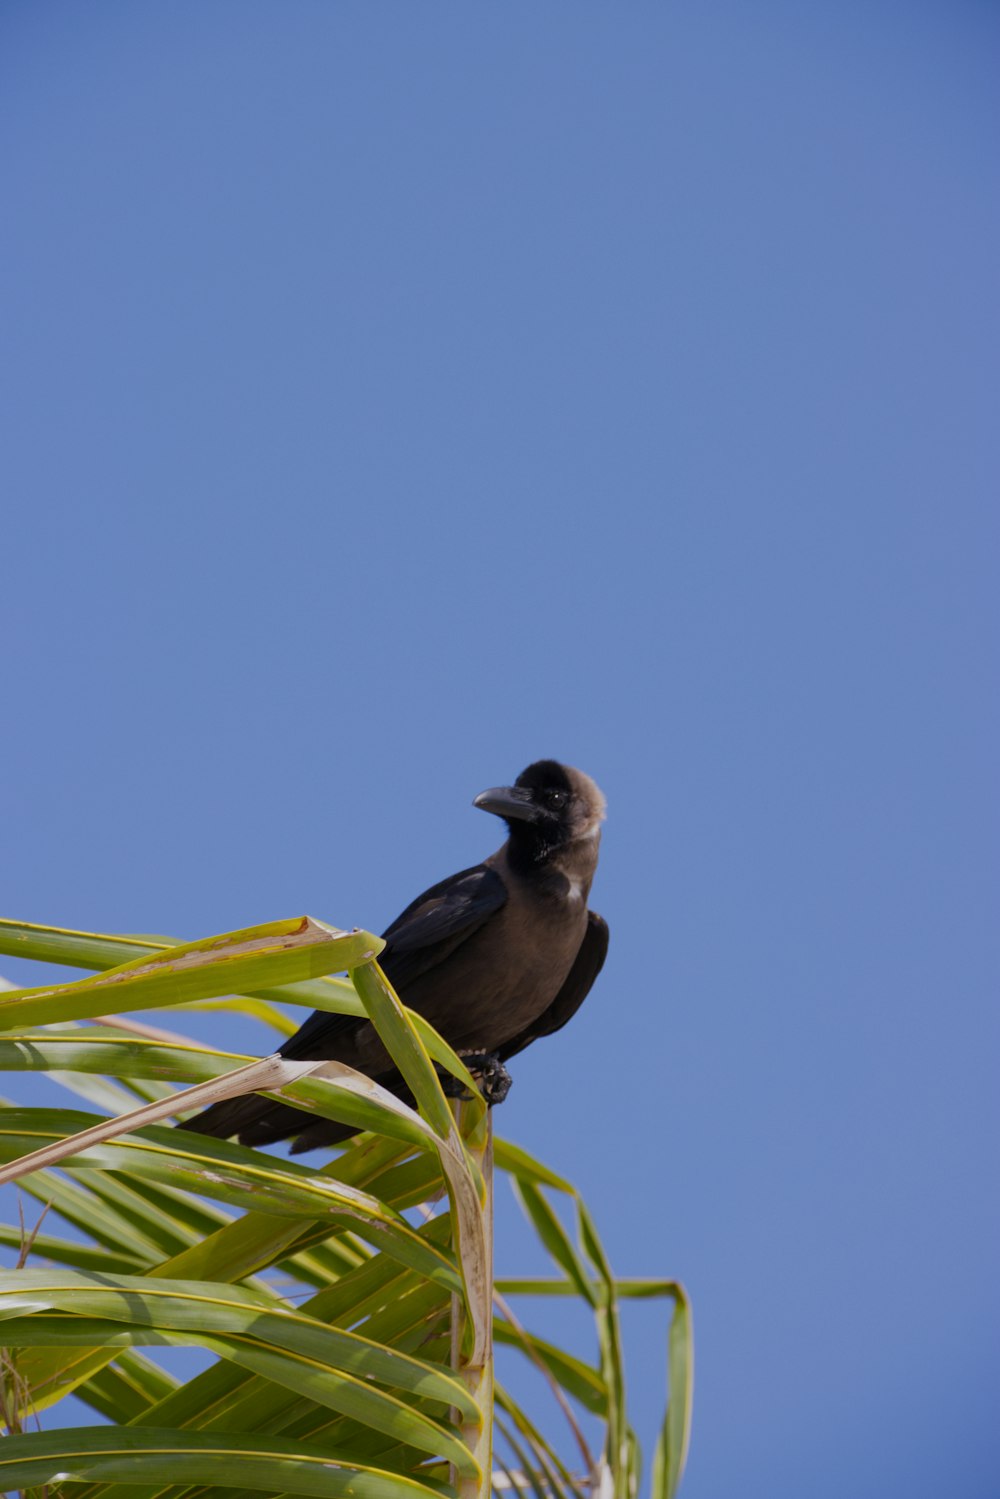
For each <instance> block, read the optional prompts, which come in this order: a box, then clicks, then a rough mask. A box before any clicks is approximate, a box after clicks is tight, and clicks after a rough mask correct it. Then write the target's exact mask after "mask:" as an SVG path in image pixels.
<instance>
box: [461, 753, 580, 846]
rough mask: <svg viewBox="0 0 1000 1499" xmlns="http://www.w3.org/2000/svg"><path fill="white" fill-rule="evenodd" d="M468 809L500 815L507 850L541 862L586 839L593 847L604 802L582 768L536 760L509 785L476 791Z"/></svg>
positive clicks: (551, 761)
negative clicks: (506, 835) (509, 847)
mask: <svg viewBox="0 0 1000 1499" xmlns="http://www.w3.org/2000/svg"><path fill="white" fill-rule="evenodd" d="M473 806H474V807H481V808H482V810H483V811H484V812H492V813H494V814H495V816H497V817H502V818H503V820H504V822H506V824H507V827H508V828H509V830H510V839H511V844H512V846H513V847H514V848H516V850H517V851H518V853H519V854H521V855H522V857H524V858H525V859H527V860H530V861H531V862H532V863H540V862H542V861H543V860H545V859H548V858H549V856H550V855H552V854H554V853H556V851H557V850H560V849H565V848H567V847H568V846H569V845H570V844H576V843H581V842H583V841H584V840H588V841H592V842H593V843H594V844H595V846H596V844H597V841H598V839H599V838H600V835H601V823H602V822H603V821H604V808H605V801H604V797H603V796H602V794H601V792H600V790H599V789H598V787H597V786H596V785H595V784H594V782H593V781H592V780H591V779H590V777H589V776H585V775H584V773H583V771H582V770H574V769H573V767H572V766H571V765H560V764H559V762H558V760H536V761H535V763H534V764H533V765H529V766H528V768H527V770H522V772H521V774H520V775H519V776H518V778H517V780H516V781H515V782H514V784H513V786H494V787H492V788H491V789H490V790H489V791H481V792H480V793H479V795H478V796H477V797H476V799H475V801H474V802H473Z"/></svg>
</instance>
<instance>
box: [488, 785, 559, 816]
mask: <svg viewBox="0 0 1000 1499" xmlns="http://www.w3.org/2000/svg"><path fill="white" fill-rule="evenodd" d="M472 805H473V806H474V807H479V808H481V810H482V811H483V812H492V813H493V814H494V816H495V817H507V818H513V819H514V820H515V821H517V822H538V820H539V818H540V817H541V816H542V812H541V810H540V808H539V807H538V806H537V804H536V803H535V801H534V800H533V799H532V795H531V792H530V791H529V790H528V789H527V787H525V786H491V787H490V789H489V791H480V793H479V795H478V796H477V797H476V799H475V801H474V802H473V803H472Z"/></svg>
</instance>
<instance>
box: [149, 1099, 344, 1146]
mask: <svg viewBox="0 0 1000 1499" xmlns="http://www.w3.org/2000/svg"><path fill="white" fill-rule="evenodd" d="M178 1128H179V1129H188V1130H191V1131H193V1133H195V1134H197V1135H211V1136H212V1137H213V1138H214V1139H216V1140H228V1139H231V1138H232V1136H233V1135H235V1136H236V1138H237V1140H239V1142H240V1144H241V1145H254V1146H259V1145H273V1144H274V1143H275V1141H277V1140H287V1139H290V1138H294V1144H293V1145H292V1155H300V1154H301V1153H302V1151H304V1150H315V1149H316V1147H317V1146H319V1145H339V1144H340V1142H341V1141H342V1140H349V1139H350V1138H351V1136H352V1135H356V1134H357V1133H358V1130H357V1128H356V1127H355V1126H354V1125H352V1124H338V1123H337V1121H336V1120H335V1119H321V1118H320V1117H319V1116H318V1115H317V1114H308V1113H306V1111H305V1110H304V1109H294V1108H292V1106H291V1104H287V1103H275V1102H274V1100H273V1099H270V1098H261V1097H260V1095H259V1094H257V1093H245V1094H244V1095H243V1097H242V1098H224V1099H223V1100H222V1102H221V1103H213V1104H212V1105H211V1107H210V1108H207V1109H205V1111H204V1112H203V1113H201V1114H196V1115H195V1117H194V1118H193V1119H188V1120H186V1121H185V1122H184V1123H183V1124H180V1125H178Z"/></svg>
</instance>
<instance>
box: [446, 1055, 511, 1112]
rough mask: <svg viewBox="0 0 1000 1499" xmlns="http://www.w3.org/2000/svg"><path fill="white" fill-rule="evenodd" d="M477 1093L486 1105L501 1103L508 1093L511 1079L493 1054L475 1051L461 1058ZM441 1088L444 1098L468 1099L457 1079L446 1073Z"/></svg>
mask: <svg viewBox="0 0 1000 1499" xmlns="http://www.w3.org/2000/svg"><path fill="white" fill-rule="evenodd" d="M462 1061H463V1062H464V1063H465V1065H466V1067H468V1069H469V1071H470V1072H471V1073H472V1075H473V1077H474V1078H475V1079H476V1083H477V1085H478V1087H479V1091H480V1093H481V1094H482V1096H483V1097H484V1098H485V1100H486V1102H487V1103H488V1104H495V1103H503V1101H504V1099H505V1098H506V1097H507V1094H508V1093H509V1092H510V1085H511V1083H512V1082H513V1078H512V1077H511V1075H510V1073H509V1072H508V1071H507V1069H506V1067H505V1066H504V1064H503V1063H502V1062H501V1060H500V1058H499V1057H498V1056H497V1055H496V1053H495V1052H485V1051H475V1052H469V1053H467V1054H466V1055H464V1056H463V1057H462ZM441 1088H442V1090H443V1092H444V1095H445V1097H446V1098H468V1096H469V1090H468V1089H467V1088H466V1087H465V1086H464V1084H463V1083H462V1082H461V1081H460V1080H459V1079H458V1078H457V1077H452V1075H451V1073H450V1072H446V1073H444V1074H443V1075H442V1077H441Z"/></svg>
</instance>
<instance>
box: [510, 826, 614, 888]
mask: <svg viewBox="0 0 1000 1499" xmlns="http://www.w3.org/2000/svg"><path fill="white" fill-rule="evenodd" d="M599 843H600V838H599V837H587V838H577V839H574V841H573V842H572V843H562V844H554V845H551V844H548V845H547V844H545V843H544V842H543V841H542V840H540V839H534V840H532V841H531V842H528V840H526V839H520V838H513V837H512V838H508V840H507V842H506V843H505V844H504V846H503V848H502V849H500V851H499V855H498V857H499V858H502V859H503V862H504V863H505V864H506V865H507V868H508V869H509V870H510V871H511V873H512V874H515V875H517V876H518V878H519V879H522V880H530V881H531V882H532V883H533V884H538V885H540V886H543V887H549V888H551V889H552V891H553V893H554V894H569V895H571V896H579V895H582V896H584V897H586V895H587V893H588V891H589V890H590V885H591V881H592V880H593V878H594V871H595V869H596V868H597V851H598V845H599Z"/></svg>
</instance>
